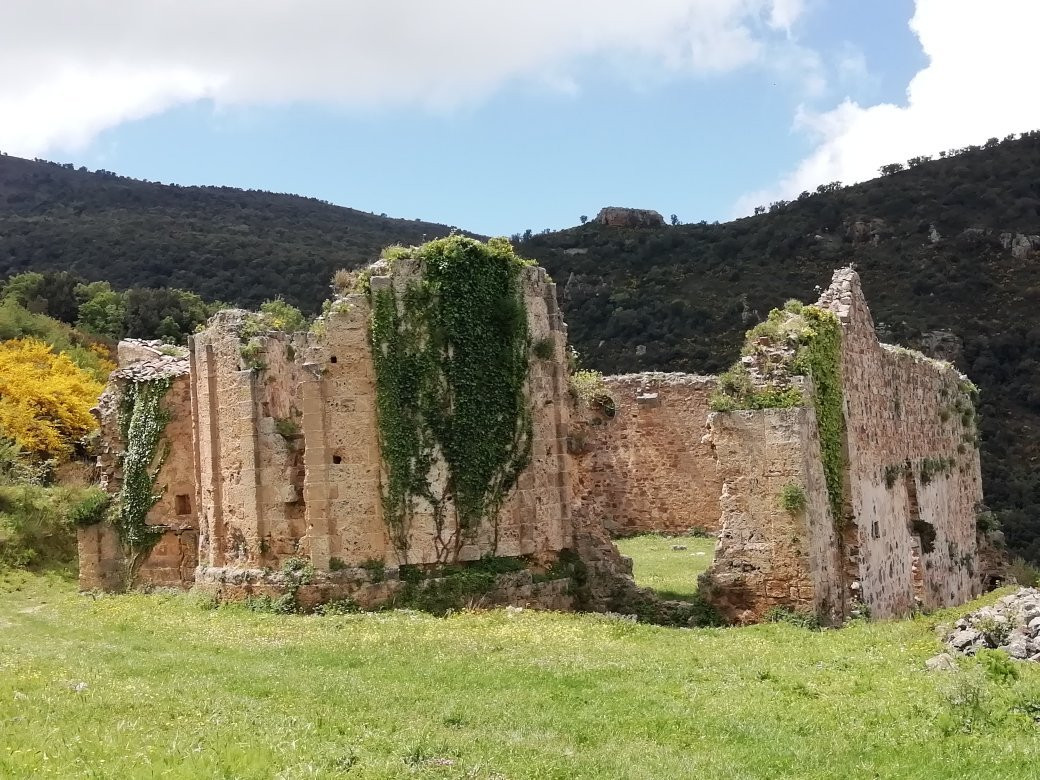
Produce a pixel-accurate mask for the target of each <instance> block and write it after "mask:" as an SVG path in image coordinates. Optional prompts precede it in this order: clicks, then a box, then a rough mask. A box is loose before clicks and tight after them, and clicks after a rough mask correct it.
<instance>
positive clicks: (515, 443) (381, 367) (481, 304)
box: [371, 235, 531, 560]
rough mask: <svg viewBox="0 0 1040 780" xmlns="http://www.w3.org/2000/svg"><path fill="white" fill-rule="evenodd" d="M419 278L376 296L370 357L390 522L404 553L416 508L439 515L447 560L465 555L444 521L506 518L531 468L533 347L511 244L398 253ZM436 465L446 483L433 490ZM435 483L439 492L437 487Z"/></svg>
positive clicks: (474, 523)
mask: <svg viewBox="0 0 1040 780" xmlns="http://www.w3.org/2000/svg"><path fill="white" fill-rule="evenodd" d="M385 259H387V260H388V261H389V262H391V263H397V262H400V261H402V260H404V259H408V260H411V261H414V262H416V263H417V269H416V270H417V274H416V275H415V277H414V278H413V279H411V280H410V281H407V282H405V283H404V284H405V287H404V289H403V290H399V291H398V293H399V295H395V293H394V291H393V290H391V289H386V288H384V289H379V290H376V291H374V292H373V295H372V297H373V313H372V330H371V338H372V346H373V357H374V363H375V370H376V401H377V409H378V414H379V433H380V445H381V449H382V455H383V460H384V461H385V464H386V470H387V480H386V484H385V487H384V495H383V503H384V514H385V517H386V520H387V523H388V524H389V526H390V528H391V530H392V531H393V534H394V537H395V540H396V542H397V544H398V546H399V547H403V546H404V544H405V541H406V538H407V527H408V522H409V519H410V518H411V516H412V514H413V512H414V508H415V500H416V499H417V498H422V499H424V500H425V501H426V502H428V503H429V505H430V506H431V507H432V509H433V514H434V522H435V525H436V530H437V533H438V544H439V550H438V555H439V557H441V558H442V560H447V559H448V558H451V557H453V556H454V555H456V554H457V552H458V549H459V547H460V546H461V543H462V539H461V537H460V535H459V534H453V535H450V537H449V538H445V537H444V535H443V532H444V531H445V529H446V527H447V524H446V523H445V512H447V511H449V510H450V511H453V512H454V515H455V519H456V520H457V527H458V528H459V529H461V531H462V532H463V533H471V532H473V531H475V530H476V528H478V527H479V525H480V523H481V522H482V521H483V520H485V519H488V520H491V521H493V522H494V523H495V524H494V527H495V528H496V529H497V522H495V521H497V517H498V512H499V509H500V507H501V505H502V502H503V501H504V500H505V497H506V496H507V495H508V493H509V491H510V490H511V489H512V488H513V486H514V485H515V484H516V480H517V477H518V476H519V475H520V472H521V471H522V470H523V469H524V467H525V466H526V465H527V463H528V461H529V459H530V452H531V412H530V409H529V408H528V406H527V401H526V396H525V392H524V390H525V384H526V380H527V373H528V361H529V357H528V353H529V348H530V337H529V335H528V331H527V312H526V309H525V308H524V303H523V295H522V291H521V288H520V271H521V269H522V268H523V267H524V265H526V264H527V263H525V261H523V260H521V259H520V258H519V257H517V256H516V255H515V254H514V253H513V249H512V247H511V246H510V245H509V243H508V242H507V241H505V240H504V239H492V240H490V241H488V242H487V243H486V244H483V243H480V242H478V241H474V240H473V239H469V238H465V237H463V236H458V235H452V236H449V237H448V238H443V239H438V240H436V241H431V242H430V243H427V244H425V245H423V246H421V247H418V248H413V249H409V250H402V249H401V248H395V251H394V252H393V253H392V254H391V255H389V256H386V258H385ZM438 459H443V462H444V464H445V465H446V466H447V478H446V480H443V484H441V481H437V480H432V479H431V470H432V469H433V466H434V463H435V462H436V461H437V460H438ZM435 482H436V483H437V484H434V483H435Z"/></svg>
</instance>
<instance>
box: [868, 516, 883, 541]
mask: <svg viewBox="0 0 1040 780" xmlns="http://www.w3.org/2000/svg"><path fill="white" fill-rule="evenodd" d="M870 538H871V539H880V538H881V525H880V523H878V521H877V520H875V521H874V522H873V523H871V524H870Z"/></svg>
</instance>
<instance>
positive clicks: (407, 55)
mask: <svg viewBox="0 0 1040 780" xmlns="http://www.w3.org/2000/svg"><path fill="white" fill-rule="evenodd" d="M3 8H4V10H3V24H2V25H0V150H2V151H4V152H7V153H9V154H13V155H17V156H22V157H43V158H45V159H49V160H56V161H59V162H71V163H74V164H75V165H76V166H77V167H78V166H81V165H84V166H86V167H87V168H90V169H92V170H93V169H98V168H104V169H107V170H111V171H115V172H117V173H120V174H123V175H127V176H132V177H135V178H142V179H148V180H151V181H161V182H176V183H179V184H218V185H229V186H236V187H243V188H255V189H264V190H272V191H275V192H291V193H296V194H301V195H308V196H312V197H317V198H321V199H324V200H329V201H331V202H333V203H337V204H340V205H343V206H351V207H353V208H357V209H361V210H364V211H372V212H374V213H386V214H388V215H389V216H395V217H404V218H409V219H411V218H421V219H424V220H429V221H432V222H442V223H445V224H449V225H457V226H459V227H462V228H465V229H467V230H472V231H475V232H478V233H484V234H488V235H509V234H513V233H519V232H523V231H524V230H526V229H531V230H534V231H535V232H538V231H540V230H543V229H558V228H562V227H568V226H571V225H575V224H577V223H578V221H579V218H580V216H581V215H587V216H589V217H592V216H594V215H595V214H596V212H597V211H598V210H599V208H601V207H602V206H607V205H618V206H632V207H637V208H652V209H656V210H657V211H660V212H661V213H662V214H663V215H664V216H665V217H666V218H667V217H670V215H672V214H675V215H677V216H678V218H679V219H680V220H681V221H683V222H697V221H700V220H707V221H709V222H710V221H714V220H720V221H724V220H727V219H731V218H733V217H736V216H742V215H744V214H747V213H750V212H751V211H752V210H753V208H754V207H755V206H757V205H766V204H768V203H769V202H771V201H774V200H777V199H781V198H787V199H789V198H793V197H796V196H797V195H798V194H799V193H800V192H802V191H803V190H807V189H808V190H812V189H815V188H816V187H817V186H818V185H819V184H823V183H827V182H832V181H841V182H844V183H846V184H851V183H854V182H857V181H862V180H865V179H869V178H873V177H874V176H876V175H877V170H878V167H879V166H880V165H883V164H886V163H890V162H898V161H904V160H906V159H907V158H908V157H913V156H917V155H922V154H924V155H928V154H931V155H934V154H937V153H938V152H939V151H943V150H946V149H950V148H957V147H962V146H966V145H968V144H981V143H984V142H985V141H986V140H987V139H988V138H990V137H994V136H997V137H1004V136H1006V135H1008V134H1011V133H1017V132H1023V131H1027V130H1034V129H1038V128H1040V101H1038V100H1036V99H1035V95H1034V89H1033V84H1032V83H1031V82H1032V78H1031V75H1032V74H1033V73H1034V72H1035V64H1034V59H1035V55H1034V54H1033V47H1032V45H1031V44H1030V37H1029V36H1031V35H1032V34H1033V32H1034V31H1035V30H1037V29H1040V0H986V1H985V2H982V0H870V1H869V2H868V1H867V0H640V2H638V3H635V2H631V0H553V1H552V2H550V1H549V0H525V2H523V3H514V2H512V1H511V0H498V1H497V2H488V1H487V0H437V2H429V1H428V0H426V1H424V0H295V1H294V2H289V1H288V0H4V2H3Z"/></svg>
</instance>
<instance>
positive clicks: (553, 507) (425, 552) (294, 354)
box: [81, 260, 574, 607]
mask: <svg viewBox="0 0 1040 780" xmlns="http://www.w3.org/2000/svg"><path fill="white" fill-rule="evenodd" d="M417 273H419V271H418V268H417V266H416V264H415V263H412V262H410V261H408V260H401V261H400V262H397V263H395V264H394V266H393V268H392V269H391V268H390V266H389V265H388V264H385V263H382V264H377V265H376V266H374V267H373V268H372V270H371V271H370V274H371V277H370V279H369V284H370V285H371V290H372V292H371V293H369V292H368V291H366V292H364V293H354V294H351V295H347V296H344V297H342V298H340V299H338V300H336V301H335V302H334V303H333V305H332V306H331V309H330V310H329V312H328V313H327V314H326V315H325V316H324V317H323V318H322V320H321V321H320V322H319V324H318V326H317V327H316V328H315V329H314V330H313V332H310V333H297V334H286V333H281V332H276V331H265V330H263V329H262V328H263V326H262V324H260V323H262V320H261V319H259V318H258V317H257V316H256V315H251V314H250V313H248V312H244V311H237V310H231V311H224V312H221V313H219V314H218V315H217V316H216V317H214V318H213V320H211V322H210V324H209V326H208V327H207V328H206V329H205V330H204V331H203V332H201V333H198V334H196V335H195V336H194V337H193V338H192V339H191V341H190V355H189V357H188V358H180V361H181V362H180V364H179V366H180V369H179V370H180V371H181V374H180V375H179V378H178V379H177V380H176V382H175V383H174V387H173V388H172V389H171V391H170V393H169V394H168V400H167V403H168V404H169V405H170V411H171V421H170V423H169V425H168V428H167V433H168V436H169V437H170V441H171V454H170V457H169V458H168V459H167V461H166V463H165V465H164V467H163V470H162V471H161V473H160V476H159V483H161V484H165V485H168V488H167V495H166V496H165V497H164V499H163V501H161V502H160V503H159V504H158V505H157V506H156V507H155V508H154V510H153V515H154V516H155V518H156V522H161V523H162V524H164V525H167V526H169V527H170V528H171V532H172V531H173V530H175V529H176V530H178V531H182V532H184V533H181V534H180V536H179V537H178V538H176V539H173V537H172V536H171V537H170V538H166V537H164V538H163V540H162V541H161V542H160V543H159V544H158V545H157V546H156V547H155V548H154V549H153V550H152V552H151V554H150V556H149V557H148V559H147V560H146V563H145V564H144V566H143V567H142V569H141V576H140V578H139V582H145V583H156V584H179V585H183V586H188V585H190V584H196V585H198V586H200V587H203V588H205V589H207V590H210V591H212V592H214V593H216V594H218V595H220V596H221V597H225V598H238V597H242V596H244V595H250V594H252V595H264V594H266V595H272V596H274V595H276V594H278V593H282V592H285V591H286V589H292V590H293V591H294V592H295V593H296V598H297V600H298V601H299V603H300V604H301V605H304V606H306V605H308V604H311V603H318V602H319V601H322V600H330V599H338V598H352V599H354V600H356V601H357V602H358V603H359V604H362V605H375V604H379V603H382V602H385V601H386V600H387V599H389V598H392V597H393V596H394V595H395V594H396V593H399V592H400V590H401V588H402V587H403V583H402V581H401V580H400V579H399V576H398V573H399V572H398V568H399V567H400V566H402V565H405V564H408V565H413V566H414V565H419V566H428V565H431V564H435V563H444V562H445V560H444V558H443V556H442V555H441V553H442V552H443V547H441V548H439V547H438V545H437V544H436V543H435V538H434V537H435V529H434V528H433V523H432V519H431V517H430V515H429V513H428V512H426V513H424V511H423V508H422V507H421V506H420V507H418V510H417V512H416V513H415V518H414V521H413V522H412V523H411V524H410V526H409V529H408V536H407V540H406V543H405V545H404V547H403V548H402V547H399V546H398V545H397V544H395V541H394V540H393V539H392V538H391V534H390V533H389V532H388V528H387V525H386V523H385V522H384V518H383V505H382V494H381V484H382V481H383V480H384V479H385V473H384V472H383V468H384V464H383V462H382V460H381V452H380V429H379V420H378V415H377V404H376V375H375V370H374V365H373V359H372V340H371V337H370V331H371V321H372V295H374V294H375V292H376V291H378V290H381V289H391V290H395V291H401V290H404V289H405V287H406V285H407V284H408V283H409V281H414V279H415V277H416V274H417ZM518 273H519V274H520V276H519V289H520V294H521V295H522V298H523V305H524V306H525V309H526V316H527V325H528V331H529V333H528V336H529V341H530V344H531V345H532V350H533V345H535V344H537V345H539V349H538V350H537V351H538V355H537V356H535V355H534V354H532V355H531V358H530V364H529V371H528V375H527V380H526V385H525V387H526V391H525V403H526V404H527V405H528V407H529V409H530V414H531V454H530V459H529V462H528V465H527V466H526V468H524V470H523V472H522V473H521V475H520V477H519V480H518V482H517V484H516V487H515V488H514V489H513V490H512V491H511V492H510V493H509V495H508V496H507V497H506V500H505V502H504V504H503V505H502V507H501V509H500V511H499V513H498V516H497V517H495V518H492V519H489V520H488V521H487V522H485V523H483V524H482V525H481V526H480V527H479V528H476V529H475V531H474V532H473V533H471V534H467V536H466V541H465V544H463V545H462V547H461V549H460V550H459V553H458V556H457V558H455V559H453V561H454V560H457V561H459V562H465V561H476V560H478V559H480V558H484V557H486V556H511V557H519V556H524V557H526V558H528V559H529V560H530V561H531V562H532V563H533V564H534V565H535V566H536V567H537V566H540V567H542V568H543V569H544V568H546V567H549V566H551V565H552V564H553V563H554V562H555V561H556V559H557V557H558V554H559V552H560V551H561V550H564V549H569V548H571V547H573V545H574V534H573V528H572V522H571V517H570V513H571V509H572V506H571V505H572V502H573V497H572V493H571V474H570V470H569V458H568V455H567V449H566V447H567V439H566V434H567V431H568V428H569V414H570V397H569V392H568V387H567V363H566V326H565V325H564V323H563V320H562V317H561V315H560V310H559V308H558V306H557V303H556V294H555V285H553V283H552V282H551V280H549V278H548V277H547V275H546V274H545V272H544V270H542V269H540V268H535V267H526V268H522V269H520V270H519V272H518ZM126 348H127V349H129V348H130V345H129V344H127V345H126ZM189 369H190V371H189ZM189 373H190V377H189V375H188V374H189ZM113 381H118V376H116V375H114V379H113ZM113 397H114V396H113ZM105 419H106V421H107V422H108V425H107V427H106V428H105V429H104V430H103V438H105V440H106V441H109V442H111V443H112V445H113V447H114V448H116V449H117V448H118V425H117V423H116V422H115V417H114V416H113V415H108V416H107V417H105ZM113 451H115V450H113ZM113 462H114V461H113ZM436 468H437V467H436V464H435V466H434V469H433V471H434V473H436ZM106 486H107V487H108V488H109V489H110V490H114V489H115V487H116V485H115V483H114V482H111V481H109V482H107V483H106ZM185 508H187V509H188V510H189V511H190V515H189V516H188V517H189V519H190V520H191V524H190V528H188V527H187V526H185V527H184V528H180V526H178V525H177V521H176V518H177V517H178V512H182V511H183V510H185ZM196 517H197V520H196ZM189 530H190V531H191V533H190V534H188V533H186V532H187V531H189ZM451 532H452V529H450V528H449V529H448V533H451ZM113 533H114V532H113V531H112V529H111V527H110V526H108V525H107V524H106V525H104V526H98V527H96V528H95V529H92V530H90V531H89V532H84V534H82V535H81V543H82V545H83V548H84V550H85V551H88V554H86V555H84V582H85V583H86V582H88V581H89V582H90V583H91V584H90V585H89V586H91V587H93V586H98V587H110V586H111V582H110V579H106V578H105V576H104V571H103V570H102V569H103V567H101V566H100V565H99V564H96V563H92V561H102V560H105V561H108V560H109V559H113V560H114V553H113V552H112V548H113V544H114V542H113ZM115 546H116V547H118V545H115ZM186 547H190V548H191V553H192V554H191V555H190V556H188V555H186V554H185V550H186ZM90 549H95V550H96V551H97V552H96V553H93V554H90V553H89V550H90ZM290 559H292V560H293V561H294V563H293V565H297V564H296V561H300V560H305V561H307V562H309V564H310V565H311V566H312V567H313V568H314V574H313V575H309V578H308V581H307V582H306V583H304V584H303V585H302V587H298V586H299V585H300V583H294V582H293V581H292V580H291V577H288V576H287V575H286V574H285V573H284V572H283V571H282V569H283V567H284V566H285V565H286V563H287V562H289V561H290ZM175 561H176V564H175V563H174V562H175ZM196 563H198V567H197V569H196V568H195V567H196ZM112 568H113V571H114V570H115V568H116V567H115V566H114V564H113V566H112ZM565 591H566V588H564V586H563V585H561V584H560V583H559V582H541V581H539V582H535V581H534V580H533V579H532V578H531V576H530V575H529V574H528V576H527V577H526V579H525V578H524V576H522V573H516V574H515V575H511V576H510V577H505V578H504V579H503V581H502V584H501V586H500V587H499V588H498V590H497V591H495V592H493V593H490V594H488V595H487V597H486V598H487V599H489V600H490V602H491V603H497V602H498V601H502V600H505V601H506V602H509V601H511V603H520V604H538V605H541V606H554V607H558V606H561V605H562V604H564V602H566V603H567V604H569V603H570V602H569V599H570V596H569V594H568V593H567V592H565Z"/></svg>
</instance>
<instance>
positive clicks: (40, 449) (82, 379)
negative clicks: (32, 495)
mask: <svg viewBox="0 0 1040 780" xmlns="http://www.w3.org/2000/svg"><path fill="white" fill-rule="evenodd" d="M101 390H102V385H101V383H100V382H99V381H97V380H96V379H94V378H93V377H92V376H91V375H90V374H88V373H87V372H86V371H84V370H83V369H81V368H80V367H79V366H77V365H76V364H75V363H74V362H73V361H72V360H71V359H70V358H69V357H68V356H67V355H65V354H59V353H55V352H53V351H51V348H50V347H49V346H48V345H47V344H45V343H44V342H42V341H40V340H38V339H34V338H24V339H11V340H9V341H4V342H2V343H0V432H3V433H4V434H5V435H7V436H9V437H10V438H12V439H14V440H15V441H16V442H17V443H18V445H19V446H20V447H21V448H22V449H23V450H24V451H26V452H30V453H34V454H37V455H41V456H45V457H52V458H56V459H58V460H62V459H64V458H67V457H68V456H69V455H71V454H72V451H73V448H74V446H75V443H76V442H77V441H79V440H80V439H82V438H83V437H84V436H85V435H86V434H88V433H90V432H91V431H93V430H94V429H95V428H96V427H97V422H96V420H95V419H94V417H93V416H92V415H91V413H90V409H91V407H93V406H94V404H96V403H97V400H98V396H99V395H101Z"/></svg>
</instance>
